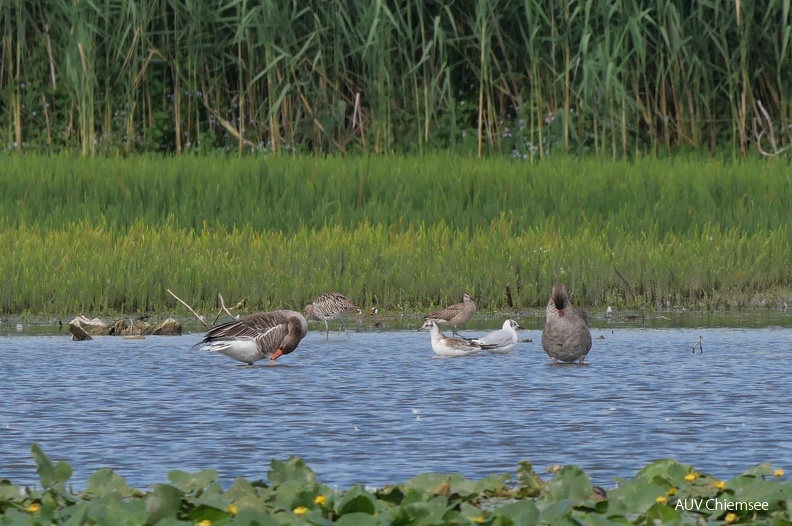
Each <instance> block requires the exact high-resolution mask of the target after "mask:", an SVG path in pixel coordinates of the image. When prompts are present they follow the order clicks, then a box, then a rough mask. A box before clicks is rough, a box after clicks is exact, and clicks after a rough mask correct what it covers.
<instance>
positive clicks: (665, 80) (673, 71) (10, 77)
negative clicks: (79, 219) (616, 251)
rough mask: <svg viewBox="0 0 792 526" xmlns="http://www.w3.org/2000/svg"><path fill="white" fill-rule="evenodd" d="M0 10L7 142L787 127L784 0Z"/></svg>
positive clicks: (620, 141)
mask: <svg viewBox="0 0 792 526" xmlns="http://www.w3.org/2000/svg"><path fill="white" fill-rule="evenodd" d="M0 26H2V27H3V29H4V38H3V47H2V57H0V104H1V105H2V107H4V108H5V109H7V111H4V112H2V114H0V137H2V138H3V139H2V140H3V141H4V144H3V147H4V149H6V148H11V149H14V148H17V149H22V150H31V149H33V150H45V151H53V150H55V151H59V150H62V149H71V148H79V149H80V150H81V151H82V152H83V153H85V154H92V153H94V152H97V151H98V152H105V153H124V154H127V153H131V152H136V151H147V152H159V151H167V152H176V153H182V152H185V151H189V152H205V151H214V150H220V151H233V152H261V151H267V152H270V151H291V150H299V151H310V152H322V153H348V152H361V151H364V152H378V153H386V152H393V151H401V152H403V151H423V150H424V149H426V148H431V149H435V148H455V149H463V150H465V151H466V152H467V153H474V152H476V153H478V154H479V155H481V154H493V153H495V154H498V153H503V152H507V153H511V152H512V151H514V152H515V153H516V154H517V155H521V156H523V155H524V156H526V157H533V156H538V157H543V156H546V155H547V154H549V153H550V152H554V151H559V150H565V151H574V152H586V151H595V152H597V153H599V154H602V155H606V156H608V157H617V158H622V157H631V156H634V155H637V154H643V153H654V152H659V151H672V150H675V149H687V148H693V149H697V148H701V149H713V150H715V149H721V150H727V151H731V152H734V154H740V155H746V154H747V153H748V152H749V151H752V150H754V149H756V146H757V143H761V146H762V148H763V149H764V150H768V149H771V148H770V146H771V144H770V143H768V141H769V140H770V137H771V135H772V140H773V141H775V142H776V144H775V147H776V149H779V150H780V149H783V148H784V147H785V146H787V145H789V143H790V141H791V140H792V129H790V128H789V124H790V121H791V119H792V115H790V107H791V105H790V102H791V101H792V99H791V98H790V97H791V96H790V95H789V90H788V89H786V87H787V85H788V84H789V81H790V78H789V71H791V70H792V53H790V43H791V42H792V30H790V27H792V14H791V13H790V9H789V2H788V1H787V0H771V1H770V2H766V3H765V4H761V5H759V4H755V3H750V2H738V3H734V2H697V3H693V4H691V3H689V2H664V3H658V4H656V5H648V4H646V3H645V2H640V1H637V0H619V1H618V2H615V3H613V2H611V3H603V2H595V1H593V0H586V1H583V2H577V3H568V4H563V3H559V2H556V1H553V0H521V1H518V0H498V1H493V0H473V1H465V2H455V3H449V2H430V1H426V0H411V1H408V2H375V3H362V2H344V1H341V0H328V1H325V0H323V1H321V2H309V3H307V4H305V3H300V2H285V3H284V2H282V3H273V2H269V3H257V2H249V1H245V0H236V1H233V2H220V3H207V2H200V1H197V0H147V1H145V2H127V1H123V0H107V1H105V2H102V3H92V2H76V3H75V2H67V1H65V0H58V1H55V2H49V1H43V0H33V1H30V2H16V1H12V0H0ZM42 44H43V45H42ZM760 104H761V105H762V106H763V107H764V108H766V109H767V116H768V117H769V121H768V119H767V118H765V116H764V115H763V113H762V112H761V109H760V106H759V105H760ZM468 108H471V109H473V110H472V111H471V110H469V109H468ZM465 132H467V133H468V134H469V136H470V137H473V136H476V138H477V140H476V141H470V140H465V138H464V137H463V135H464V133H465ZM771 132H772V133H771Z"/></svg>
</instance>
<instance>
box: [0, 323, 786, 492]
mask: <svg viewBox="0 0 792 526" xmlns="http://www.w3.org/2000/svg"><path fill="white" fill-rule="evenodd" d="M463 332H465V334H467V335H468V336H474V335H478V334H477V333H476V332H475V331H463ZM592 332H593V335H594V337H595V340H594V347H593V348H592V351H591V353H590V354H589V359H590V362H591V365H589V366H586V367H580V366H564V367H554V366H551V365H550V364H549V358H548V357H547V356H546V355H545V354H544V352H543V351H542V350H541V346H540V344H539V343H538V342H539V340H540V337H539V332H538V331H535V330H534V331H531V330H527V331H522V333H521V337H523V338H532V339H533V342H532V343H519V344H518V345H517V347H516V348H515V350H514V352H513V353H511V354H508V355H491V354H479V355H474V356H469V357H462V358H435V357H433V355H432V351H431V348H430V346H429V340H428V337H427V336H426V334H424V333H417V332H415V331H414V330H409V331H408V330H405V331H393V332H352V333H351V335H350V336H351V338H350V339H347V337H346V336H345V335H343V334H342V335H340V336H338V335H334V334H332V333H331V338H330V341H329V342H326V341H325V340H324V337H323V335H322V334H320V332H319V331H315V330H314V331H311V332H310V333H309V334H308V336H307V337H306V339H305V340H303V342H302V343H301V344H300V347H299V348H298V349H297V351H296V352H294V353H293V354H291V355H289V356H287V357H285V358H283V359H282V363H279V364H278V365H277V366H275V367H268V366H266V367H256V366H254V367H248V366H244V365H237V363H236V362H234V361H233V360H230V359H228V358H226V357H224V356H221V355H216V354H211V353H207V352H201V351H198V350H197V349H195V348H192V347H191V346H192V345H193V344H194V343H195V342H197V341H198V340H199V339H200V335H198V334H194V335H187V336H182V337H149V338H147V339H145V340H123V339H120V338H113V337H105V338H97V339H95V340H93V341H89V342H71V341H70V340H69V338H68V336H24V335H23V336H18V335H10V336H6V337H2V338H0V370H2V371H3V377H4V384H5V385H4V387H3V402H2V405H1V406H0V443H2V446H3V447H2V448H0V478H8V479H10V480H11V481H12V482H13V483H15V484H22V485H37V484H38V475H37V474H36V472H35V465H34V463H33V460H32V457H31V455H30V445H31V444H32V443H39V444H40V445H41V447H42V448H43V450H44V451H45V452H46V453H47V454H48V455H50V457H51V458H53V459H62V460H66V461H68V462H69V463H70V464H71V465H72V467H73V468H74V475H73V477H72V483H73V484H74V485H75V486H76V487H82V486H84V484H85V481H86V480H87V479H88V477H89V476H90V475H91V474H92V473H93V472H94V471H95V470H96V469H98V468H100V467H111V468H113V469H115V470H116V471H117V472H118V473H119V474H120V475H122V476H123V477H124V478H125V479H126V480H127V481H128V482H129V483H130V484H131V485H133V486H137V487H141V488H142V487H147V486H148V485H150V484H152V483H158V482H165V481H166V480H167V473H168V471H169V470H171V469H182V470H187V471H194V470H198V469H203V468H214V469H218V470H219V471H220V476H221V481H222V482H223V483H224V485H226V486H227V485H228V484H230V482H231V481H232V480H233V479H234V478H235V477H246V478H249V479H263V478H265V477H266V472H267V469H268V468H269V464H270V460H271V459H272V458H278V459H285V458H287V457H288V456H289V455H298V456H300V457H302V458H303V459H304V460H305V461H306V462H307V463H308V465H309V466H310V467H311V468H312V469H313V470H314V471H316V472H317V474H318V476H319V480H320V481H322V482H325V483H327V484H331V485H336V486H338V487H348V486H350V485H352V484H357V483H363V484H370V485H384V484H387V483H398V482H403V481H405V480H407V479H409V478H410V477H412V476H415V475H416V474H418V473H423V472H427V471H436V472H461V473H463V474H464V475H466V476H468V477H472V478H481V477H484V476H486V475H491V474H498V473H513V472H514V471H515V469H516V467H517V464H518V462H519V461H521V460H528V461H530V462H532V463H533V464H534V465H535V466H536V468H537V470H539V471H542V470H543V469H544V467H545V466H547V465H551V464H577V465H579V466H581V467H582V468H583V469H585V470H586V471H587V472H588V473H589V475H590V476H592V477H593V478H594V480H595V482H597V483H599V484H603V485H606V486H607V485H612V483H613V478H614V477H631V476H633V475H634V474H635V472H636V471H637V470H638V469H640V468H641V467H643V466H644V465H646V464H647V463H649V462H650V461H652V460H654V459H657V458H664V457H674V458H676V459H678V460H680V461H682V462H686V463H690V464H693V465H694V466H695V467H696V468H697V469H699V470H703V471H706V472H710V473H712V474H714V475H716V476H719V477H722V478H729V477H732V476H734V475H736V474H738V473H740V472H742V471H743V470H745V469H748V468H749V467H752V466H754V465H756V464H758V463H761V462H771V463H773V464H775V465H778V466H780V467H781V466H782V467H786V468H789V466H790V465H792V444H791V443H790V442H789V441H788V440H787V438H786V435H787V433H788V427H789V422H790V417H792V408H790V406H789V404H788V403H787V401H788V396H787V395H788V388H789V387H788V386H789V385H790V383H792V329H790V328H764V329H724V328H716V329H701V328H696V329H679V328H668V329H659V328H658V329H646V328H640V329H635V328H618V327H615V328H613V329H611V328H607V329H605V328H601V329H594V330H593V331H592ZM702 332H703V333H704V341H703V343H704V353H703V354H699V353H698V352H696V353H695V354H693V353H691V352H690V349H691V345H692V343H693V342H694V341H696V340H697V338H698V336H699V334H701V333H702ZM600 335H603V336H604V337H605V339H604V340H602V339H596V338H597V336H600Z"/></svg>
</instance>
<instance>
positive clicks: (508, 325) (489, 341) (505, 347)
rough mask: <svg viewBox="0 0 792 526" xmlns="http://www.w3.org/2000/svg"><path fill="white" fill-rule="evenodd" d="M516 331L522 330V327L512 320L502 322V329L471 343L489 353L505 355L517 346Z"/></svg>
mask: <svg viewBox="0 0 792 526" xmlns="http://www.w3.org/2000/svg"><path fill="white" fill-rule="evenodd" d="M516 329H522V327H520V325H519V324H518V323H517V322H516V321H514V320H506V321H504V322H503V328H502V329H498V330H497V331H492V332H491V333H489V334H487V335H486V336H483V337H481V338H474V339H472V340H471V341H472V342H473V343H476V344H478V345H480V346H481V347H482V348H483V349H486V350H487V351H489V352H491V353H496V354H505V353H507V352H509V351H511V350H512V349H514V346H515V345H516V344H517V340H518V337H517V330H516Z"/></svg>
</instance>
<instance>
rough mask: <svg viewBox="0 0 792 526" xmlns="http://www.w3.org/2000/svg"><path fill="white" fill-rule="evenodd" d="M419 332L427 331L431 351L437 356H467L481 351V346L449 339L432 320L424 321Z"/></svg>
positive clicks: (461, 339)
mask: <svg viewBox="0 0 792 526" xmlns="http://www.w3.org/2000/svg"><path fill="white" fill-rule="evenodd" d="M418 330H419V331H429V336H430V339H431V342H432V351H434V353H435V354H436V355H438V356H467V355H469V354H473V353H477V352H479V351H481V346H480V345H478V344H475V343H473V342H471V341H469V340H465V339H464V338H449V337H448V336H446V335H445V334H443V333H442V331H440V329H439V328H438V327H437V324H436V323H435V322H434V320H426V321H425V322H424V324H423V326H422V327H421V328H420V329H418Z"/></svg>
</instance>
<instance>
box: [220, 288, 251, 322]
mask: <svg viewBox="0 0 792 526" xmlns="http://www.w3.org/2000/svg"><path fill="white" fill-rule="evenodd" d="M217 297H218V298H219V299H220V312H218V313H217V316H215V319H214V322H213V323H212V325H213V326H214V325H215V324H217V320H218V319H219V318H220V315H221V314H222V313H223V312H224V311H225V313H226V314H228V316H229V317H231V319H232V320H238V319H239V316H234V315H233V314H231V311H230V310H229V309H228V308H227V307H226V305H225V300H224V299H223V295H222V294H218V295H217ZM246 301H247V298H244V299H243V300H241V301H240V302H238V303H237V304H236V305H234V306H233V307H231V308H232V309H238V308H239V307H241V306H242V305H244V304H245V302H246Z"/></svg>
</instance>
